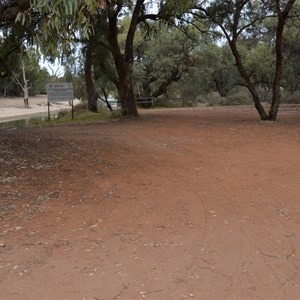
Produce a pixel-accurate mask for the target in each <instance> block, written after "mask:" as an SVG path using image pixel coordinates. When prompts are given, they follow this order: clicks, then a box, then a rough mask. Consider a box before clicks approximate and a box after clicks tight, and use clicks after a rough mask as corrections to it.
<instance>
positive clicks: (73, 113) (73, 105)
mask: <svg viewBox="0 0 300 300" xmlns="http://www.w3.org/2000/svg"><path fill="white" fill-rule="evenodd" d="M72 120H74V105H73V100H72Z"/></svg>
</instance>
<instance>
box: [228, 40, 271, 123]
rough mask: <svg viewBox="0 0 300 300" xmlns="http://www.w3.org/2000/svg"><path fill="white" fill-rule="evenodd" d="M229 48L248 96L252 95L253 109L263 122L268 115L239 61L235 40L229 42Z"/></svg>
mask: <svg viewBox="0 0 300 300" xmlns="http://www.w3.org/2000/svg"><path fill="white" fill-rule="evenodd" d="M229 46H230V48H231V51H232V54H233V56H234V58H235V61H236V65H237V68H238V70H239V73H240V75H241V76H242V78H243V79H244V81H245V84H246V87H247V88H248V90H249V92H250V94H251V95H252V99H253V102H254V105H255V108H256V110H257V111H258V113H259V116H260V118H261V120H263V121H265V120H267V119H268V115H267V113H266V111H265V109H264V108H263V106H262V104H261V102H260V99H259V96H258V93H257V90H256V88H255V86H254V84H253V83H252V82H251V79H250V77H249V75H248V73H247V71H246V70H245V68H244V65H243V63H242V60H241V56H240V54H239V52H238V49H237V46H236V40H233V41H230V42H229Z"/></svg>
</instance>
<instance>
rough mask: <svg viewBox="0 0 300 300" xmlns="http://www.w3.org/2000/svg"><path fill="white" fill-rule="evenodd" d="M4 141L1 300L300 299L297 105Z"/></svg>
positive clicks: (22, 134) (165, 113)
mask: <svg viewBox="0 0 300 300" xmlns="http://www.w3.org/2000/svg"><path fill="white" fill-rule="evenodd" d="M0 139H1V144H0V162H1V164H0V168H1V173H0V286H1V288H0V299H5V300H6V299H8V300H10V299H12V300H18V299H20V300H21V299H22V300H27V299H30V300H31V299H46V300H47V299H49V300H51V299H59V300H60V299H71V300H73V299H78V300H79V299H80V300H84V299H86V300H87V299H91V300H92V299H98V300H99V299H100V300H114V299H125V300H135V299H149V300H150V299H152V300H169V299H175V300H177V299H200V300H202V299H203V300H207V299H208V300H210V299H216V300H219V299H227V300H233V299H237V300H240V299H246V300H247V299H255V300H257V299H264V300H268V299H270V300H271V299H272V300H274V299H285V300H288V299H291V300H292V299H293V300H294V299H299V295H300V199H299V198H300V153H299V149H300V147H299V145H300V109H299V107H292V108H289V107H287V108H285V109H284V111H281V113H280V117H279V120H278V122H276V123H262V122H259V121H258V118H257V114H256V112H255V111H254V109H252V108H204V109H178V110H153V111H150V112H147V114H145V115H144V116H143V117H142V118H140V120H125V121H116V122H109V123H101V124H89V125H74V126H64V127H52V128H36V129H23V130H14V131H1V132H0Z"/></svg>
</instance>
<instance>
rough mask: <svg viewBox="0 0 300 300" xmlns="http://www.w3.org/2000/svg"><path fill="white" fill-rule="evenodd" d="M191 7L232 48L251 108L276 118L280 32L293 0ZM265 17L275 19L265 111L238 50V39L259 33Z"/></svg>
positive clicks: (269, 117) (281, 38) (280, 49)
mask: <svg viewBox="0 0 300 300" xmlns="http://www.w3.org/2000/svg"><path fill="white" fill-rule="evenodd" d="M197 2H198V1H196V5H195V6H194V7H193V8H194V9H195V8H196V9H197V10H198V13H197V12H196V13H195V16H196V17H197V18H200V19H203V18H208V20H210V21H211V22H212V24H213V25H215V26H217V27H218V28H219V30H221V33H222V35H223V36H224V38H225V39H226V40H227V43H228V45H229V47H230V49H231V51H232V54H233V56H234V58H235V61H236V66H237V68H238V70H239V73H240V75H241V77H242V78H243V80H244V82H245V85H246V87H247V88H248V90H249V92H250V93H251V95H252V98H253V101H254V104H255V107H256V109H257V111H258V113H259V115H260V118H261V119H262V120H276V118H277V113H278V108H279V104H280V99H281V91H280V89H281V82H282V72H283V31H284V27H285V25H286V22H287V19H288V16H289V14H290V11H291V10H292V8H293V6H294V4H295V2H296V0H288V1H280V0H276V1H270V2H269V1H250V0H245V1H240V0H236V1H219V0H216V1H207V3H206V5H204V2H205V1H204V2H203V1H201V3H200V4H197ZM267 17H275V18H276V26H275V32H274V43H275V68H274V71H273V75H274V77H273V84H272V91H273V97H272V102H271V108H270V110H269V112H268V113H267V112H266V111H265V109H264V107H263V105H262V104H261V100H260V98H259V95H258V92H257V89H256V87H255V84H254V82H253V79H252V76H251V73H249V72H248V71H247V69H246V67H245V62H244V60H243V57H242V54H241V52H240V49H239V41H240V39H241V38H243V39H247V37H251V36H253V35H256V36H259V35H263V33H264V28H263V25H264V24H263V21H264V20H265V19H266V18H267Z"/></svg>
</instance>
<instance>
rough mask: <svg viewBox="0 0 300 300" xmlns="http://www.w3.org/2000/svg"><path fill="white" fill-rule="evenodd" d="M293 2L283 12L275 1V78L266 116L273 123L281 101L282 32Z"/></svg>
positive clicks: (293, 0) (278, 2)
mask: <svg viewBox="0 0 300 300" xmlns="http://www.w3.org/2000/svg"><path fill="white" fill-rule="evenodd" d="M294 3H295V0H290V1H288V3H287V4H286V6H285V8H284V10H283V11H281V9H280V1H279V0H277V1H276V10H277V14H278V21H277V28H276V66H275V76H274V82H273V97H272V104H271V108H270V111H269V115H268V120H270V121H275V120H276V119H277V114H278V109H279V105H280V100H281V91H280V88H281V78H282V69H283V67H282V64H283V30H284V26H285V22H286V19H287V17H288V15H289V12H290V10H291V9H292V7H293V5H294Z"/></svg>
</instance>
